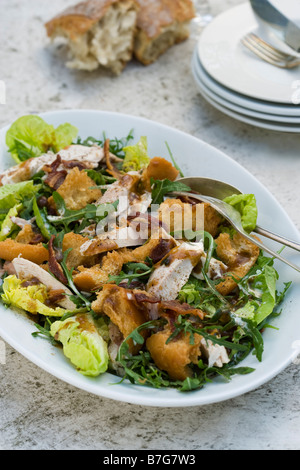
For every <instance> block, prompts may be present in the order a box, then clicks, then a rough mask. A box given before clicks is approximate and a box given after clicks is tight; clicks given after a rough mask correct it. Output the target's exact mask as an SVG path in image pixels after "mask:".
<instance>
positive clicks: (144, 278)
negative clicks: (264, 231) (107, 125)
mask: <svg viewBox="0 0 300 470" xmlns="http://www.w3.org/2000/svg"><path fill="white" fill-rule="evenodd" d="M100 132H103V135H102V137H101V138H99V136H93V137H88V138H86V139H82V138H81V137H80V136H79V135H78V130H77V128H75V127H74V126H73V125H71V124H68V123H66V124H62V125H60V126H59V127H58V128H54V127H53V126H52V125H50V124H48V123H47V122H45V121H44V120H43V119H42V118H41V117H39V116H35V115H30V116H23V117H21V118H19V119H18V120H17V121H16V122H14V123H13V124H12V126H11V127H10V128H9V130H8V131H7V134H6V144H7V147H8V150H9V153H10V155H11V157H12V158H13V160H14V161H15V164H14V165H13V166H12V167H10V168H8V169H7V170H5V171H3V172H2V173H1V175H0V260H1V285H0V297H1V301H2V303H3V305H5V306H7V307H8V308H12V309H16V310H17V311H19V312H20V314H24V315H26V316H28V317H29V318H30V319H31V320H32V321H33V322H34V332H33V333H32V334H33V336H34V337H35V338H36V340H37V341H43V340H45V339H46V340H49V341H51V343H52V344H53V345H55V346H57V347H58V348H59V349H60V350H61V353H62V354H64V356H65V358H66V361H69V363H70V367H72V368H74V369H76V370H77V371H78V373H81V374H83V375H85V376H88V377H98V376H100V375H101V374H104V373H106V372H108V373H111V374H114V375H115V376H118V377H119V378H120V382H122V381H124V380H129V381H130V382H131V383H134V384H137V385H141V386H145V385H146V386H150V387H155V388H167V387H172V388H176V389H178V390H179V391H182V392H187V391H190V390H195V389H199V388H201V387H203V386H204V385H205V384H206V383H207V382H209V381H211V380H213V379H214V378H215V377H217V376H221V377H222V378H224V379H225V380H230V379H231V377H232V376H233V375H235V374H248V373H251V372H252V371H253V370H254V369H252V368H250V367H245V366H243V365H242V364H241V362H242V361H243V359H245V358H246V357H247V356H248V355H249V354H253V355H254V356H255V357H256V358H257V360H258V361H262V360H263V351H264V340H263V331H264V329H265V328H267V327H269V326H270V321H271V319H272V318H273V317H275V316H277V315H279V314H280V307H279V306H280V303H281V302H282V300H283V299H284V296H285V294H286V292H287V290H288V288H289V287H290V284H291V283H285V284H284V286H283V287H282V288H281V290H280V291H279V290H278V280H279V276H278V272H277V271H276V269H275V267H274V265H273V262H274V259H273V258H270V257H268V256H266V255H265V254H264V253H262V252H261V251H260V249H259V248H258V247H257V246H256V245H255V244H254V243H252V242H251V241H248V240H247V239H245V238H244V237H243V236H241V235H240V234H239V233H237V232H235V230H234V229H233V228H232V227H231V226H230V225H229V224H228V223H227V222H226V221H225V220H224V219H222V217H221V216H220V215H219V214H218V213H217V212H216V211H215V210H214V209H213V208H212V207H211V206H210V205H209V204H207V203H202V202H199V201H197V200H194V199H193V198H192V197H191V196H190V195H189V196H188V195H187V196H181V197H172V196H171V195H170V192H172V191H180V192H181V193H185V192H186V193H188V192H190V188H189V187H187V186H186V185H185V184H183V183H182V182H181V181H180V176H183V175H182V172H181V170H180V168H179V167H178V165H177V164H176V159H174V157H173V154H172V151H171V149H170V146H169V145H170V144H171V143H166V157H167V158H165V157H163V156H154V157H152V158H150V156H149V154H148V142H147V136H139V137H138V139H136V140H135V137H134V131H130V132H129V133H128V135H127V136H126V137H120V136H119V137H114V138H108V137H106V135H105V130H101V131H100ZM226 202H227V203H228V204H231V205H232V206H234V207H235V208H236V209H237V210H238V211H239V212H240V214H241V220H242V223H243V227H244V229H245V230H246V231H247V232H248V233H252V232H253V230H254V229H255V226H256V220H257V204H256V199H255V195H253V194H238V195H232V196H230V197H229V198H226ZM253 236H255V235H253Z"/></svg>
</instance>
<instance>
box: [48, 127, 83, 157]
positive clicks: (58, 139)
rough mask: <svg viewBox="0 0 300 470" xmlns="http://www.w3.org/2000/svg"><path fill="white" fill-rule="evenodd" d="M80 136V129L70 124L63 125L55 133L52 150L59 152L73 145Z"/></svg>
mask: <svg viewBox="0 0 300 470" xmlns="http://www.w3.org/2000/svg"><path fill="white" fill-rule="evenodd" d="M77 135H78V129H76V127H74V126H72V125H71V124H69V123H65V124H61V125H60V126H58V128H57V129H55V131H54V139H53V142H52V149H53V150H54V152H56V153H57V152H59V151H60V150H61V149H63V148H65V147H67V146H68V145H71V144H72V142H73V141H74V140H75V139H76V137H77Z"/></svg>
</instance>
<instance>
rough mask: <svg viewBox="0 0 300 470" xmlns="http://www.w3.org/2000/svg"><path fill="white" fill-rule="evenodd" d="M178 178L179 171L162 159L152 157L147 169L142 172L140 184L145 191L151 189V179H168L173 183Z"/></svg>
mask: <svg viewBox="0 0 300 470" xmlns="http://www.w3.org/2000/svg"><path fill="white" fill-rule="evenodd" d="M178 176H179V171H178V170H177V169H176V168H175V167H174V166H173V165H172V163H170V162H168V160H165V159H164V158H162V157H154V158H152V159H151V161H150V163H149V165H148V167H147V168H146V169H145V170H144V171H143V174H142V182H143V184H144V187H145V188H146V190H147V191H150V188H151V178H153V179H154V180H164V179H168V180H170V181H175V180H176V178H177V177H178Z"/></svg>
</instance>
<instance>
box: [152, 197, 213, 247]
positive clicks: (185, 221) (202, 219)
mask: <svg viewBox="0 0 300 470" xmlns="http://www.w3.org/2000/svg"><path fill="white" fill-rule="evenodd" d="M159 219H160V221H161V222H162V223H163V224H164V225H165V226H166V229H167V230H168V231H169V232H172V233H173V232H174V233H175V234H178V235H177V238H178V236H179V237H180V233H181V232H183V234H184V233H188V231H190V230H193V231H197V230H205V231H206V232H209V233H210V234H211V235H212V236H213V237H215V236H216V234H217V232H218V226H219V225H220V223H221V221H222V218H221V217H220V215H219V214H218V213H217V212H216V211H215V209H213V208H212V207H211V206H210V205H209V204H207V203H204V204H203V203H200V204H189V203H185V202H182V201H181V200H180V199H166V200H165V201H164V202H163V203H162V204H161V205H160V207H159Z"/></svg>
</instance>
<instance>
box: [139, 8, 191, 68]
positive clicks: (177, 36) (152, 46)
mask: <svg viewBox="0 0 300 470" xmlns="http://www.w3.org/2000/svg"><path fill="white" fill-rule="evenodd" d="M137 1H138V3H139V5H140V9H139V12H138V18H137V34H136V37H135V45H134V55H135V57H136V58H137V59H138V60H139V61H140V62H142V63H143V64H144V65H148V64H151V63H153V62H155V61H156V60H157V59H158V57H159V56H160V55H161V54H163V53H164V52H165V51H166V50H167V49H169V48H170V47H171V46H173V45H174V44H176V43H179V42H181V41H184V40H185V39H187V38H188V37H189V35H190V30H189V25H190V21H191V20H192V19H193V18H194V16H195V9H194V5H193V2H192V0H137Z"/></svg>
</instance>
